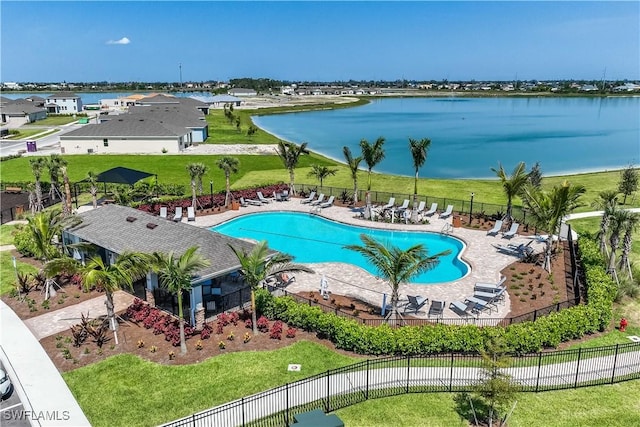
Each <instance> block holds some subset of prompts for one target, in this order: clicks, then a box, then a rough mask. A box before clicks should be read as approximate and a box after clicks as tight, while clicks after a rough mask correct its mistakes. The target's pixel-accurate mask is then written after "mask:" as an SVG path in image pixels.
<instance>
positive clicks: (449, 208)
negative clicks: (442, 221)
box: [440, 205, 453, 218]
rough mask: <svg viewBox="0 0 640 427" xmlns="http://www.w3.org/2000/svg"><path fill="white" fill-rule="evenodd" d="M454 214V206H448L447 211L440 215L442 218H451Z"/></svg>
mask: <svg viewBox="0 0 640 427" xmlns="http://www.w3.org/2000/svg"><path fill="white" fill-rule="evenodd" d="M452 213H453V205H448V206H447V210H446V211H444V212H442V213H441V214H440V218H449V217H450V216H451V214H452Z"/></svg>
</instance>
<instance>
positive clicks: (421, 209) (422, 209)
mask: <svg viewBox="0 0 640 427" xmlns="http://www.w3.org/2000/svg"><path fill="white" fill-rule="evenodd" d="M426 205H427V202H425V201H424V200H423V201H421V202H420V203H418V209H417V210H416V212H417V213H418V215H421V214H423V213H424V208H425V206H426Z"/></svg>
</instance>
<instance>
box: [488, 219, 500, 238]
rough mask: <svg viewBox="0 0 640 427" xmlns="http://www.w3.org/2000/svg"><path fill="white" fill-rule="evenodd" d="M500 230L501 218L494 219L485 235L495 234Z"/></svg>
mask: <svg viewBox="0 0 640 427" xmlns="http://www.w3.org/2000/svg"><path fill="white" fill-rule="evenodd" d="M500 230H502V220H501V219H499V220H497V221H496V223H495V225H494V226H493V228H492V229H491V230H489V231H487V236H491V235H494V236H496V235H497V234H498V233H499V232H500Z"/></svg>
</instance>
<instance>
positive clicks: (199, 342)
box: [196, 340, 203, 350]
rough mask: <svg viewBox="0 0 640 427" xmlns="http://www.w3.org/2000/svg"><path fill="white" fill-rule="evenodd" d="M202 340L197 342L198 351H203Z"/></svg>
mask: <svg viewBox="0 0 640 427" xmlns="http://www.w3.org/2000/svg"><path fill="white" fill-rule="evenodd" d="M202 347H203V346H202V340H198V341H196V350H202Z"/></svg>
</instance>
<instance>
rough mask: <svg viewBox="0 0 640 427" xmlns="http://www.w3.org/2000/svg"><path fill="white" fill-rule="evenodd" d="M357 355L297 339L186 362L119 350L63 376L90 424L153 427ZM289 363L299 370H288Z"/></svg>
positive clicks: (343, 363)
mask: <svg viewBox="0 0 640 427" xmlns="http://www.w3.org/2000/svg"><path fill="white" fill-rule="evenodd" d="M212 339H213V338H212ZM191 351H195V350H191ZM358 360H359V359H356V358H352V357H347V356H342V355H339V354H337V353H335V352H333V351H331V350H329V349H327V348H326V347H324V346H321V345H318V344H314V343H310V342H304V341H301V342H298V343H296V344H293V345H291V346H289V347H285V348H283V349H280V350H276V351H267V352H238V353H229V354H225V355H222V356H217V357H213V358H210V359H207V360H205V361H204V362H202V363H199V364H195V365H185V366H166V365H159V364H156V363H152V362H147V361H144V360H142V359H140V358H138V357H136V356H132V355H119V356H113V357H111V358H109V359H107V360H105V361H103V362H100V363H95V364H93V365H90V366H86V367H83V368H79V369H76V370H74V371H71V372H67V373H65V374H63V377H64V379H65V381H66V382H67V384H68V385H69V387H70V388H71V391H72V392H73V394H74V396H75V397H76V399H77V400H78V402H79V403H80V406H81V407H82V409H83V411H84V412H85V414H86V415H87V417H88V418H89V421H90V422H91V424H92V425H93V426H96V427H98V426H129V427H133V426H152V425H158V424H160V423H163V422H168V421H171V420H174V419H176V418H180V417H183V416H187V415H190V414H192V413H194V412H197V411H200V410H203V409H206V408H209V407H211V406H216V405H220V404H223V403H225V402H229V401H231V400H234V399H239V398H241V397H244V396H247V395H250V394H253V393H257V392H259V391H264V390H268V389H270V388H273V387H277V386H279V385H282V384H285V383H287V382H292V381H296V380H299V379H302V378H306V377H308V376H310V375H314V374H317V373H321V372H325V371H327V370H328V369H332V368H336V367H340V366H346V365H349V364H352V363H355V362H356V361H358ZM290 363H300V364H302V371H301V372H289V371H287V366H288V364H290Z"/></svg>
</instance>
